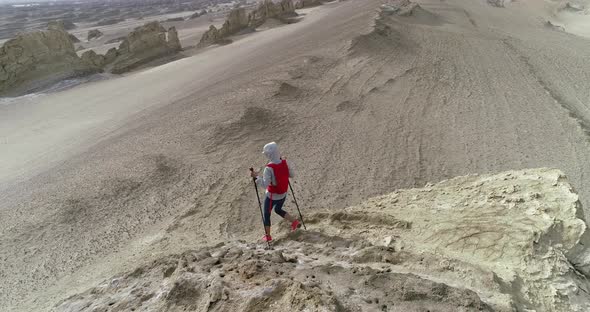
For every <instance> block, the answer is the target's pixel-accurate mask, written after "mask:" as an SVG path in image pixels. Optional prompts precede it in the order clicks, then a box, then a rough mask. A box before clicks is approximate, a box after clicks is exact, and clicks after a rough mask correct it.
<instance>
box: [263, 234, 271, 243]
mask: <svg viewBox="0 0 590 312" xmlns="http://www.w3.org/2000/svg"><path fill="white" fill-rule="evenodd" d="M262 240H263V241H265V242H272V237H271V236H270V235H264V236H262Z"/></svg>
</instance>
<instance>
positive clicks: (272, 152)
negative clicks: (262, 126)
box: [262, 142, 281, 163]
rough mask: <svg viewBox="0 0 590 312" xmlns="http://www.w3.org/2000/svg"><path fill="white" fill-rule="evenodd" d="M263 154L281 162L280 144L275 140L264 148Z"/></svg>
mask: <svg viewBox="0 0 590 312" xmlns="http://www.w3.org/2000/svg"><path fill="white" fill-rule="evenodd" d="M262 154H264V156H266V157H267V158H268V159H269V160H270V161H271V162H273V163H280V162H281V153H280V152H279V146H278V145H277V143H275V142H270V143H268V144H266V145H265V146H264V147H263V148H262Z"/></svg>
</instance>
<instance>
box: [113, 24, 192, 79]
mask: <svg viewBox="0 0 590 312" xmlns="http://www.w3.org/2000/svg"><path fill="white" fill-rule="evenodd" d="M180 49H181V46H180V41H179V39H178V33H177V31H176V28H174V27H171V28H170V29H169V30H168V31H166V29H165V28H164V27H162V25H160V23H158V22H150V23H147V24H145V25H144V26H141V27H137V28H135V30H133V31H132V32H131V33H130V34H129V35H127V37H126V38H125V40H123V42H122V43H121V45H120V46H119V48H118V49H117V57H116V58H115V60H114V61H113V64H112V68H111V72H113V73H115V74H119V73H124V72H127V71H130V70H132V69H134V68H136V67H138V66H140V65H143V64H145V63H147V62H150V61H152V60H155V59H157V58H161V57H165V56H170V55H173V54H175V53H177V52H178V51H180ZM107 58H108V57H107ZM108 59H110V58H108Z"/></svg>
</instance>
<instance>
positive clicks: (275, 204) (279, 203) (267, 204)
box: [264, 196, 287, 226]
mask: <svg viewBox="0 0 590 312" xmlns="http://www.w3.org/2000/svg"><path fill="white" fill-rule="evenodd" d="M285 199H287V197H286V196H285V198H283V199H278V200H277V199H272V200H271V199H270V198H269V197H268V196H266V199H265V200H264V225H265V226H270V213H271V211H272V209H273V208H274V210H275V212H276V214H278V215H279V216H281V217H283V218H284V217H285V215H286V214H287V213H286V212H285V211H284V210H283V204H284V203H285ZM271 204H272V207H271Z"/></svg>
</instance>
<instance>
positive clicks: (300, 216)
mask: <svg viewBox="0 0 590 312" xmlns="http://www.w3.org/2000/svg"><path fill="white" fill-rule="evenodd" d="M289 189H290V190H291V195H293V201H295V207H297V212H299V218H300V219H301V224H303V228H304V229H305V230H307V227H305V222H303V215H301V210H299V204H297V198H295V192H293V187H292V186H291V181H289Z"/></svg>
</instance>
